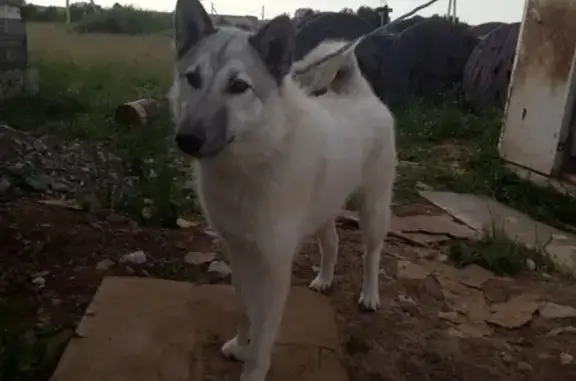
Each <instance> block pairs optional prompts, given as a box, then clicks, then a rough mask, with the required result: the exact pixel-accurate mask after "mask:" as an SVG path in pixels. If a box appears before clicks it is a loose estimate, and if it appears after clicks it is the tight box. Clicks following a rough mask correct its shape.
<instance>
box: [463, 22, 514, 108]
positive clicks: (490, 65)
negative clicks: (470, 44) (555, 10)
mask: <svg viewBox="0 0 576 381" xmlns="http://www.w3.org/2000/svg"><path fill="white" fill-rule="evenodd" d="M519 31H520V23H514V24H505V25H504V26H501V27H499V28H497V29H496V30H493V31H492V32H490V33H489V34H488V35H486V36H485V37H484V38H483V39H482V41H480V42H479V43H478V46H476V48H475V49H474V51H473V52H472V54H471V55H470V58H469V59H468V62H467V63H466V67H465V69H464V75H463V77H462V88H463V91H464V98H465V99H466V101H467V102H468V103H469V104H470V105H471V106H472V107H473V108H474V109H477V110H479V109H484V108H492V107H497V108H501V109H502V108H504V104H505V102H506V96H507V95H508V85H509V84H510V75H511V73H512V65H513V63H514V55H515V54H516V45H517V42H518V33H519Z"/></svg>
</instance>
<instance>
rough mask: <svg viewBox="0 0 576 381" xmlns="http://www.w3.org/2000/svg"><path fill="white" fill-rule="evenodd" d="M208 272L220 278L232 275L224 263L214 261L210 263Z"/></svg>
mask: <svg viewBox="0 0 576 381" xmlns="http://www.w3.org/2000/svg"><path fill="white" fill-rule="evenodd" d="M208 272H209V273H213V274H217V275H218V276H220V277H221V278H226V277H227V276H229V275H230V274H232V270H231V269H230V266H228V264H227V263H226V262H222V261H214V262H212V263H210V266H209V267H208Z"/></svg>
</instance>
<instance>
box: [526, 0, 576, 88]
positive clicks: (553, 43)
mask: <svg viewBox="0 0 576 381" xmlns="http://www.w3.org/2000/svg"><path fill="white" fill-rule="evenodd" d="M536 3H537V2H536V1H535V0H529V4H528V7H529V9H532V11H529V12H528V14H527V16H526V23H527V24H531V25H530V26H529V27H526V28H525V32H524V34H523V35H522V36H521V39H522V40H523V42H522V44H523V49H522V50H521V52H520V55H519V56H518V63H519V66H520V67H533V68H535V70H537V71H540V72H541V73H542V75H545V77H546V78H549V79H550V80H551V81H552V82H555V83H564V82H565V81H566V80H567V79H568V74H569V72H570V67H571V64H572V59H573V57H574V51H575V48H576V38H574V36H576V23H575V22H574V17H575V16H576V7H575V6H574V4H573V3H570V4H567V3H566V2H559V3H556V2H554V1H546V2H545V3H542V4H538V7H536ZM519 74H520V73H519Z"/></svg>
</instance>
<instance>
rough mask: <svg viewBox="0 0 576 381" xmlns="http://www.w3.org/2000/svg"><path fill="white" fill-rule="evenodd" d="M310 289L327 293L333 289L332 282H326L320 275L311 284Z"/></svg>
mask: <svg viewBox="0 0 576 381" xmlns="http://www.w3.org/2000/svg"><path fill="white" fill-rule="evenodd" d="M308 287H309V288H310V289H312V290H314V291H317V292H326V291H328V290H329V289H330V287H332V281H330V280H325V279H324V278H322V277H321V276H320V275H318V276H316V278H315V279H314V280H313V281H312V282H310V284H309V285H308Z"/></svg>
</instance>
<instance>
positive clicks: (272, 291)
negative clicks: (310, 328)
mask: <svg viewBox="0 0 576 381" xmlns="http://www.w3.org/2000/svg"><path fill="white" fill-rule="evenodd" d="M175 26H176V36H175V47H176V54H177V63H176V70H175V79H174V85H173V88H172V90H171V100H172V109H173V114H174V119H175V123H176V128H177V131H176V138H175V139H176V144H177V145H178V146H179V148H180V149H181V150H182V151H183V152H185V153H186V154H188V155H190V156H192V157H194V158H195V159H196V160H195V170H196V175H197V179H198V184H197V190H198V193H199V198H200V202H201V205H202V207H203V210H204V213H205V216H206V218H207V219H208V221H209V223H210V224H211V226H212V227H213V228H214V229H215V230H216V232H217V233H218V234H219V235H220V237H221V238H222V239H223V241H224V243H225V246H226V249H227V251H228V255H229V259H230V264H231V267H232V283H233V285H234V288H235V291H236V294H237V296H238V300H239V301H240V312H241V319H240V321H239V324H238V331H237V335H236V336H235V337H234V338H233V339H231V340H230V341H228V342H227V343H225V344H224V346H223V347H222V352H223V354H224V355H226V356H228V357H232V358H236V359H239V360H242V361H244V362H245V364H244V368H243V371H242V376H241V380H242V381H264V380H265V377H266V374H267V372H268V370H269V367H270V357H271V352H272V348H273V345H274V342H275V340H276V336H277V331H278V329H279V325H280V322H281V319H282V315H283V310H284V304H285V302H286V299H287V295H288V291H289V287H290V275H291V264H292V261H293V258H294V255H295V254H296V253H297V251H298V248H299V245H300V243H301V241H302V240H303V238H304V237H306V236H309V235H311V234H317V235H318V237H319V243H320V246H321V249H322V262H321V269H320V272H319V274H318V276H317V277H316V279H314V281H312V283H311V284H310V286H311V287H312V288H313V289H316V290H324V289H326V288H328V287H329V286H330V285H331V283H332V279H333V274H334V266H335V264H336V254H337V250H338V236H337V233H336V227H335V218H336V216H337V214H338V213H339V211H340V210H341V207H342V206H343V204H344V202H345V200H346V198H347V197H348V196H349V195H350V194H351V193H353V192H354V191H355V190H358V191H359V192H360V193H361V195H362V196H363V202H362V206H361V210H360V223H361V228H362V229H363V239H364V282H363V286H362V290H361V294H360V298H359V303H361V304H362V305H363V306H365V307H367V308H368V309H372V310H374V309H376V308H377V307H378V305H379V293H378V275H379V263H380V254H381V250H382V247H383V242H384V238H385V236H386V233H387V229H388V224H389V219H390V203H391V197H392V186H393V182H394V174H395V168H396V161H397V159H396V150H395V136H394V120H393V117H392V115H391V114H390V112H389V110H388V108H387V107H386V106H384V105H383V104H382V103H381V102H380V101H379V100H378V99H377V98H376V96H374V94H373V93H372V91H371V90H370V87H369V85H368V83H367V82H366V81H365V80H364V78H363V77H362V75H361V74H360V71H359V69H358V65H357V62H356V59H355V56H354V53H353V49H350V50H348V51H347V52H345V53H343V54H341V55H339V56H337V57H334V58H332V59H331V60H329V61H328V62H327V63H325V64H323V65H321V66H319V67H318V68H316V69H314V71H313V72H312V73H311V74H309V75H303V76H296V75H293V74H292V73H291V72H290V67H291V64H292V58H291V57H292V48H293V43H294V33H295V32H294V29H293V26H292V24H291V22H290V20H289V18H288V17H286V16H279V17H277V18H275V19H273V20H272V21H270V22H269V23H267V24H266V25H264V26H263V27H262V28H261V29H260V30H259V31H258V32H257V33H255V34H253V35H251V34H249V33H248V32H244V31H240V30H236V29H231V28H225V29H224V28H221V29H217V28H215V27H214V26H213V24H212V22H211V21H210V18H209V16H208V14H207V13H206V11H205V10H204V8H203V7H202V5H201V4H200V2H199V0H178V1H177V5H176V12H175ZM340 46H341V43H335V42H334V43H326V44H322V45H321V46H320V47H318V49H316V50H315V51H314V52H311V54H310V55H309V56H308V58H307V59H310V57H311V56H314V55H319V54H320V55H322V54H325V53H327V52H330V51H334V50H335V49H337V48H339V47H340ZM307 59H305V61H306V60H307ZM298 65H302V63H297V64H296V66H295V67H299V66H298ZM320 88H324V89H326V90H327V92H326V93H325V95H323V96H320V97H311V96H308V95H307V94H308V93H310V92H311V90H315V89H316V90H318V89H320Z"/></svg>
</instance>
